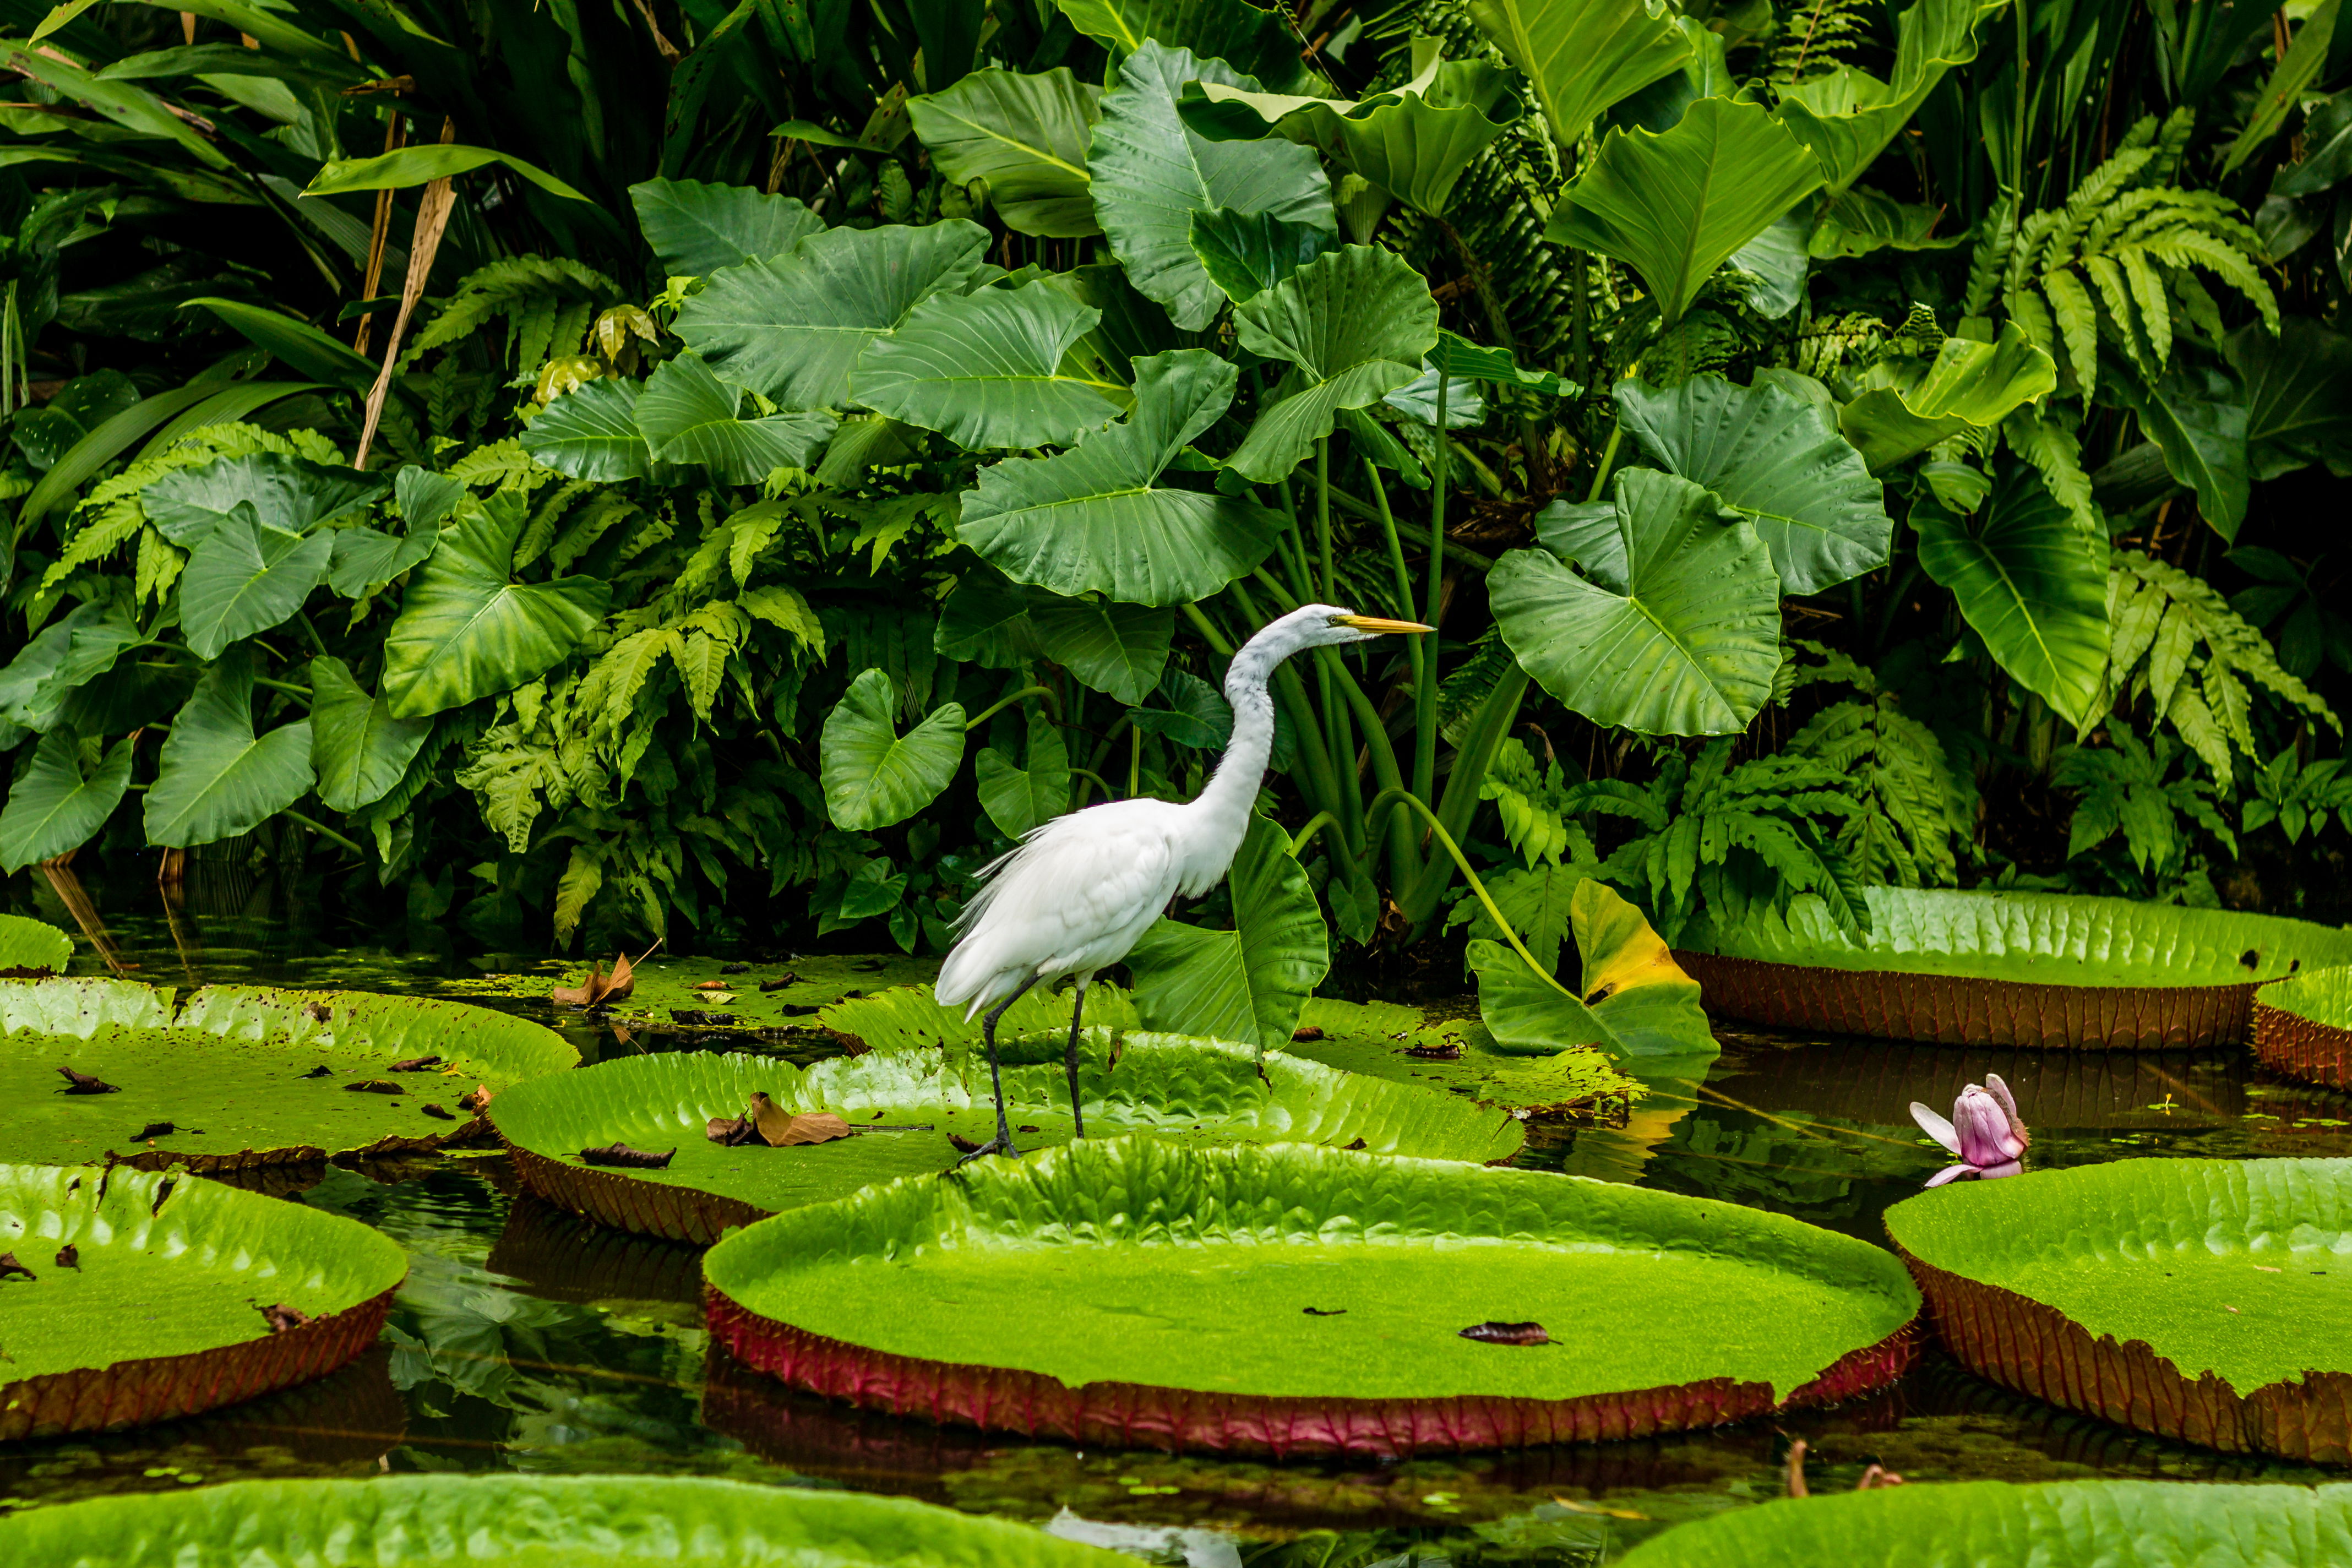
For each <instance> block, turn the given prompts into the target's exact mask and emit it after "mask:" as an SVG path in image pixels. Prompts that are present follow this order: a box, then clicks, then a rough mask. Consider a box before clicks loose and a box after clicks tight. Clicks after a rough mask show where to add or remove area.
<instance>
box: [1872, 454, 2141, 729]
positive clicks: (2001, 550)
mask: <svg viewBox="0 0 2352 1568" xmlns="http://www.w3.org/2000/svg"><path fill="white" fill-rule="evenodd" d="M1971 521H1972V522H1974V524H1975V528H1974V530H1973V531H1971V529H1970V526H1969V524H1970V522H1971ZM1911 526H1912V527H1914V528H1916V529H1917V530H1918V531H1919V565H1920V567H1921V568H1922V569H1923V570H1924V571H1926V573H1927V575H1928V576H1930V577H1932V578H1934V579H1935V580H1936V581H1937V582H1938V583H1940V584H1943V585H1944V586H1945V587H1947V588H1949V589H1950V590H1951V591H1952V595H1953V597H1955V598H1957V599H1958V601H1959V604H1960V614H1961V615H1962V616H1965V617H1967V619H1968V623H1969V626H1973V627H1975V628H1976V632H1977V635H1978V636H1979V637H1982V638H1984V644H1985V648H1986V650H1987V651H1988V652H1990V654H1991V655H1992V657H1993V658H1994V659H1995V660H1997V661H1998V662H1999V663H2000V667H2001V668H2003V669H2005V670H2007V671H2008V672H2009V673H2010V674H2011V676H2013V677H2015V678H2016V679H2017V682H2018V684H2019V685H2021V686H2022V687H2024V688H2025V689H2027V690H2029V691H2032V692H2033V693H2035V694H2036V695H2038V696H2039V697H2041V698H2042V700H2044V701H2046V702H2048V703H2049V704H2050V706H2051V707H2052V708H2053V710H2056V711H2057V712H2058V713H2059V715H2060V716H2061V717H2063V718H2064V719H2065V720H2066V721H2068V722H2069V723H2074V724H2080V723H2081V722H2083V721H2084V717H2085V716H2086V715H2087V714H2089V713H2090V712H2091V710H2092V708H2093V705H2094V704H2095V703H2096V702H2097V700H2098V698H2099V689H2100V685H2101V682H2102V681H2103V680H2104V679H2105V676H2106V669H2107V567H2106V563H2105V561H2104V560H2102V559H2100V558H2097V557H2095V556H2094V555H2093V554H2092V553H2091V549H2090V546H2089V545H2087V544H2086V543H2085V542H2084V539H2083V534H2082V531H2081V530H2080V529H2079V528H2077V527H2076V526H2075V523H2074V518H2073V517H2072V516H2071V515H2069V514H2068V512H2067V510H2066V507H2065V505H2064V503H2063V502H2062V501H2060V500H2057V499H2056V498H2054V497H2053V496H2052V495H2051V493H2050V492H2049V490H2048V489H2045V488H2043V486H2042V479H2041V478H2040V476H2038V475H2036V474H2035V473H2033V472H2032V470H2031V469H2028V468H2022V467H2011V468H2008V469H2007V470H2006V471H2004V472H2003V473H2002V475H2001V476H2000V480H1999V482H1998V483H1996V484H1995V486H1994V487H1993V493H1992V500H1991V503H1990V505H1989V506H1987V507H1985V508H1982V509H1980V510H1979V511H1978V512H1977V514H1976V516H1975V518H1974V519H1971V520H1966V521H1964V520H1962V519H1959V518H1956V517H1953V516H1951V515H1950V514H1949V513H1948V512H1946V511H1945V510H1943V509H1942V508H1940V507H1937V506H1933V505H1926V504H1914V505H1913V507H1912V509H1911Z"/></svg>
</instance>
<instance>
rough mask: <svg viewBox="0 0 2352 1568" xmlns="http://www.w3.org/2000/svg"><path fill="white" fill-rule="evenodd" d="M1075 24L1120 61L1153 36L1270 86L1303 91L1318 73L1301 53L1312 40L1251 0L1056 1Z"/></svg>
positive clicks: (1112, 60)
mask: <svg viewBox="0 0 2352 1568" xmlns="http://www.w3.org/2000/svg"><path fill="white" fill-rule="evenodd" d="M1055 4H1057V5H1060V7H1061V9H1062V14H1063V15H1064V16H1067V17H1068V18H1069V19H1070V26H1073V27H1075V28H1076V29H1077V30H1078V31H1079V32H1081V33H1084V34H1085V35H1086V36H1087V37H1089V38H1092V39H1093V40H1094V41H1095V42H1097V43H1098V44H1100V45H1102V46H1103V47H1105V48H1106V49H1108V50H1109V51H1110V63H1111V64H1112V65H1113V66H1118V65H1119V64H1121V63H1122V62H1124V61H1125V60H1126V59H1127V58H1128V57H1129V55H1132V54H1134V53H1136V52H1137V51H1138V50H1139V49H1141V48H1143V47H1145V45H1146V44H1147V43H1148V42H1149V41H1150V40H1151V39H1154V38H1157V39H1158V40H1159V41H1160V43H1162V44H1164V45H1167V46H1169V47H1171V48H1184V49H1190V50H1191V51H1192V53H1193V54H1194V55H1196V56H1198V57H1199V58H1202V59H1204V60H1218V61H1229V62H1231V64H1232V66H1233V68H1234V69H1235V70H1238V71H1242V72H1244V73H1246V74H1248V75H1250V76H1252V77H1255V78H1256V79H1258V80H1259V81H1261V82H1264V83H1265V87H1266V89H1267V90H1268V91H1271V92H1306V91H1308V90H1310V89H1311V88H1312V86H1313V85H1314V83H1315V80H1316V79H1315V76H1314V73H1313V72H1311V71H1309V70H1308V69H1307V66H1306V63H1305V61H1304V59H1303V58H1301V57H1303V56H1304V55H1305V54H1306V52H1307V41H1306V40H1305V39H1304V38H1301V37H1299V36H1298V33H1297V29H1296V28H1294V27H1292V26H1291V25H1290V21H1289V18H1288V17H1287V16H1284V15H1283V13H1282V12H1281V11H1279V10H1274V11H1265V10H1260V9H1259V8H1258V7H1257V6H1255V5H1249V4H1247V0H1055Z"/></svg>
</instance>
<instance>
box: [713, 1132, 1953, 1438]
mask: <svg viewBox="0 0 2352 1568" xmlns="http://www.w3.org/2000/svg"><path fill="white" fill-rule="evenodd" d="M703 1272H704V1278H705V1279H707V1280H708V1281H709V1284H710V1286H711V1288H712V1290H713V1296H712V1299H711V1324H712V1329H713V1332H714V1335H715V1336H716V1337H717V1338H718V1339H719V1342H721V1343H722V1344H724V1345H726V1346H727V1348H728V1349H729V1350H730V1352H733V1353H734V1354H735V1355H736V1356H737V1357H738V1359H740V1360H743V1361H746V1362H748V1363H751V1364H752V1365H754V1366H757V1367H761V1368H764V1369H766V1370H769V1371H772V1372H774V1373H778V1374H779V1375H781V1376H782V1377H783V1378H784V1379H785V1380H786V1381H787V1382H790V1383H793V1384H797V1385H798V1386H801V1387H803V1388H807V1389H810V1390H812V1391H814V1392H816V1393H820V1394H835V1395H837V1396H844V1397H849V1398H852V1399H855V1400H856V1402H858V1403H860V1404H866V1405H875V1406H877V1407H880V1408H886V1409H892V1410H895V1411H898V1412H900V1413H905V1412H908V1411H913V1410H921V1411H923V1412H924V1413H925V1414H927V1415H932V1416H933V1417H934V1418H937V1417H940V1416H952V1417H954V1418H957V1419H961V1420H964V1421H967V1422H970V1423H971V1424H973V1425H979V1426H1011V1427H1013V1429H1015V1430H1024V1431H1028V1432H1031V1433H1033V1434H1035V1433H1040V1432H1045V1433H1051V1434H1053V1435H1056V1436H1066V1437H1071V1438H1075V1439H1077V1440H1080V1441H1084V1442H1089V1443H1091V1442H1095V1441H1112V1442H1127V1443H1134V1442H1139V1441H1145V1442H1151V1443H1153V1444H1156V1445H1158V1446H1173V1447H1208V1448H1238V1449H1261V1450H1262V1449H1272V1450H1274V1451H1276V1452H1286V1451H1316V1450H1323V1449H1341V1450H1353V1451H1366V1452H1388V1453H1399V1452H1409V1451H1412V1450H1413V1449H1414V1448H1417V1447H1485V1446H1492V1445H1495V1444H1500V1443H1515V1442H1526V1441H1549V1440H1559V1439H1561V1438H1566V1437H1571V1436H1624V1435H1630V1434H1634V1433H1639V1432H1643V1431H1656V1430H1664V1429H1672V1428H1675V1427H1678V1426H1691V1425H1714V1424H1716V1423H1717V1422H1720V1421H1723V1420H1727V1419H1734V1418H1737V1417H1738V1416H1740V1415H1757V1414H1762V1413H1764V1412H1766V1411H1769V1410H1771V1409H1775V1408H1780V1407H1782V1406H1784V1405H1787V1404H1788V1403H1790V1401H1791V1400H1796V1401H1798V1402H1806V1401H1808V1400H1812V1399H1824V1398H1825V1399H1835V1398H1840V1397H1843V1396H1845V1395H1847V1394H1853V1393H1855V1392H1859V1391H1860V1390H1861V1389H1862V1388H1864V1387H1867V1386H1875V1385H1876V1384H1878V1383H1880V1382H1884V1381H1885V1380H1886V1379H1887V1378H1889V1377H1892V1376H1893V1375H1895V1373H1897V1372H1899V1370H1900V1369H1901V1367H1902V1366H1903V1365H1904V1364H1907V1361H1908V1354H1909V1351H1908V1336H1907V1334H1906V1325H1907V1324H1909V1323H1910V1321H1911V1320H1912V1317H1913V1315H1914V1313H1915V1312H1916V1309H1917V1305H1918V1299H1917V1294H1916V1291H1915V1290H1914V1289H1912V1288H1911V1285H1910V1282H1909V1281H1908V1280H1907V1279H1905V1278H1904V1277H1903V1273H1902V1270H1901V1268H1900V1267H1899V1266H1898V1265H1897V1264H1896V1263H1895V1260H1894V1258H1891V1257H1890V1256H1888V1255H1887V1254H1886V1253H1885V1252H1883V1251H1881V1250H1880V1249H1878V1248H1876V1247H1870V1246H1868V1245H1867V1244H1865V1243H1863V1242H1859V1241H1856V1240H1853V1239H1852V1238H1850V1237H1841V1236H1836V1235H1833V1234H1832V1233H1830V1232H1827V1231H1822V1230H1817V1229H1815V1228H1813V1227H1812V1226H1806V1225H1803V1224H1801V1223H1799V1222H1797V1221H1794V1220H1790V1219H1784V1218H1781V1217H1780V1216H1779V1215H1769V1214H1763V1213H1759V1212H1757V1211H1754V1210H1749V1209H1742V1208H1737V1207H1734V1206H1732V1205H1727V1204H1717V1203H1712V1202H1709V1201H1706V1200H1704V1199H1696V1198H1684V1197H1677V1196H1675V1195H1673V1194H1665V1193H1658V1192H1650V1191H1644V1190H1640V1189H1635V1188H1631V1187H1624V1186H1618V1185H1612V1184H1601V1183H1599V1182H1589V1181H1585V1180H1581V1179H1579V1178H1575V1177H1567V1176H1557V1175H1551V1174H1548V1173H1538V1172H1529V1171H1514V1170H1502V1169H1491V1168H1482V1167H1478V1166H1465V1165H1460V1164H1452V1163H1440V1162H1433V1161H1425V1160H1408V1159H1396V1158H1388V1157H1381V1156H1377V1155H1370V1154H1359V1153H1351V1152H1341V1151H1338V1150H1331V1149H1318V1148H1313V1147H1309V1146H1307V1145H1304V1144H1297V1143H1293V1144H1286V1145H1282V1146H1278V1147H1272V1148H1258V1147H1250V1146H1246V1145H1244V1146H1226V1147H1221V1148H1202V1147H1198V1146H1192V1145H1186V1144H1182V1143H1175V1142H1165V1141H1162V1140H1158V1139H1150V1138H1120V1139H1111V1140H1091V1139H1090V1140H1088V1141H1087V1142H1083V1143H1074V1144H1071V1145H1068V1146H1066V1147H1065V1148H1061V1149H1056V1150H1052V1151H1049V1152H1045V1153H1042V1154H1036V1155H1032V1156H1029V1157H1027V1158H1025V1159H1024V1160H1021V1161H1017V1162H1015V1161H990V1162H984V1163H980V1164H977V1165H974V1166H971V1167H968V1168H967V1169H966V1170H964V1171H963V1172H961V1173H959V1174H958V1175H957V1176H955V1177H952V1178H946V1179H938V1178H931V1179H915V1180H908V1181H901V1182H896V1183H892V1184H888V1185H887V1186H877V1187H869V1188H867V1189H866V1190H865V1191H863V1192H860V1193H858V1194H855V1195H854V1196H851V1197H848V1198H845V1199H842V1200H839V1201H837V1202H835V1203H831V1204H825V1205H817V1206H814V1207H810V1208H803V1209H796V1210H793V1211H790V1212H787V1213H785V1214H782V1215H778V1216H777V1217H776V1218H774V1219H771V1220H767V1221H764V1222H762V1223H761V1224H759V1225H755V1226H751V1227H750V1228H748V1229H746V1230H744V1231H741V1232H740V1233H738V1234H736V1235H734V1236H731V1237H728V1238H726V1239H725V1240H723V1241H721V1242H720V1243H719V1246H718V1247H714V1248H712V1250H711V1251H710V1253H709V1256H708V1257H707V1258H705V1259H704V1264H703ZM1481 1324H1512V1325H1520V1326H1521V1328H1522V1330H1524V1327H1525V1326H1526V1325H1528V1324H1540V1325H1541V1326H1542V1329H1543V1331H1545V1332H1546V1333H1547V1334H1548V1335H1549V1341H1550V1342H1549V1343H1525V1342H1520V1343H1496V1342H1483V1341H1481V1340H1478V1339H1475V1338H1469V1337H1465V1336H1464V1334H1463V1333H1462V1331H1463V1330H1465V1329H1469V1328H1473V1327H1474V1326H1476V1325H1481ZM1523 1337H1524V1335H1523Z"/></svg>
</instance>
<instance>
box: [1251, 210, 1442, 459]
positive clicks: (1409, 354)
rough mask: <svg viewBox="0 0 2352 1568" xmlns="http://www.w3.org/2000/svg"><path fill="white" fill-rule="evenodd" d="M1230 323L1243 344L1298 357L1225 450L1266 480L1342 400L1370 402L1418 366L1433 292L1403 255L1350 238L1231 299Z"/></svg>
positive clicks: (1433, 312) (1429, 328) (1324, 429)
mask: <svg viewBox="0 0 2352 1568" xmlns="http://www.w3.org/2000/svg"><path fill="white" fill-rule="evenodd" d="M1234 326H1235V327H1236V329H1237V330H1238V332H1239V336H1240V339H1241V344H1242V347H1244V348H1245V349H1247V350H1249V351H1250V353H1254V354H1257V355H1259V356H1261V357H1263V358H1265V359H1274V360H1287V361H1289V362H1290V363H1291V364H1292V365H1294V366H1296V367H1297V368H1296V370H1295V371H1294V372H1293V373H1292V374H1290V375H1287V376H1286V377H1285V378H1284V379H1283V386H1284V387H1285V388H1286V389H1287V390H1286V394H1285V395H1283V396H1282V397H1281V398H1280V400H1279V401H1278V402H1276V403H1275V404H1273V405H1271V406H1268V407H1264V408H1261V409H1260V410H1259V413H1258V416H1257V421H1256V423H1255V424H1253V425H1252V426H1250V429H1249V434H1248V435H1247V436H1245V437H1243V438H1242V444H1241V446H1240V447H1236V448H1235V449H1234V455H1233V457H1232V458H1230V459H1228V460H1229V461H1230V462H1231V464H1232V466H1233V468H1234V471H1235V472H1236V473H1240V474H1242V475H1244V476H1246V477H1247V478H1249V479H1256V480H1258V481H1259V482H1260V483H1270V482H1272V481H1274V480H1276V479H1281V478H1283V477H1284V476H1285V475H1286V474H1288V473H1289V472H1290V471H1291V469H1293V468H1297V466H1298V465H1299V464H1300V463H1301V462H1303V461H1304V460H1305V459H1306V458H1307V457H1308V456H1309V455H1310V454H1311V453H1312V452H1313V451H1314V449H1315V443H1316V442H1317V441H1318V440H1319V439H1320V438H1322V437H1326V436H1328V435H1329V434H1330V433H1331V426H1332V425H1333V423H1334V422H1335V421H1337V419H1338V418H1339V411H1340V410H1341V409H1343V408H1361V407H1364V406H1365V405H1368V404H1371V403H1377V402H1379V401H1380V400H1381V398H1382V397H1384V396H1386V395H1388V394H1390V393H1391V392H1394V391H1396V390H1398V389H1399V388H1400V387H1402V386H1406V385H1408V384H1411V383H1412V382H1413V381H1414V380H1416V379H1417V378H1418V377H1419V376H1420V374H1421V357H1422V355H1423V354H1425V353H1428V352H1429V351H1430V350H1431V349H1432V348H1433V347H1435V346H1436V343H1437V301H1436V300H1433V299H1431V298H1430V296H1429V283H1428V281H1427V279H1423V277H1422V275H1421V274H1420V273H1419V272H1418V271H1416V270H1415V269H1414V268H1413V266H1412V263H1411V262H1409V261H1407V260H1406V259H1405V258H1403V257H1402V256H1399V255H1398V254H1397V253H1396V252H1394V251H1392V250H1387V249H1382V248H1379V247H1372V246H1368V245H1349V246H1343V247H1340V248H1339V249H1338V250H1331V251H1326V252H1325V253H1324V254H1323V255H1321V256H1318V257H1317V258H1315V259H1314V260H1313V261H1310V262H1308V263H1307V265H1306V266H1304V267H1301V268H1298V269H1297V271H1295V272H1293V273H1292V274H1291V275H1290V276H1289V277H1287V278H1286V279H1283V280H1282V281H1281V282H1279V283H1277V284H1276V285H1275V286H1274V287H1273V288H1271V289H1267V290H1266V291H1265V293H1263V294H1260V295H1258V296H1257V297H1256V298H1255V299H1253V300H1249V301H1248V302H1247V303H1245V304H1243V305H1240V306H1237V307H1235V309H1234Z"/></svg>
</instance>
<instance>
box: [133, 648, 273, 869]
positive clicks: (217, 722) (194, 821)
mask: <svg viewBox="0 0 2352 1568" xmlns="http://www.w3.org/2000/svg"><path fill="white" fill-rule="evenodd" d="M312 778H313V775H312V773H311V772H310V720H308V719H303V720H299V721H296V722H294V723H291V724H281V725H279V726H278V728H277V729H275V730H272V731H269V733H268V734H267V735H256V734H255V733H254V731H253V659H252V656H251V654H249V653H248V652H247V651H246V650H245V649H242V648H239V649H236V650H234V651H232V652H231V653H230V654H229V655H227V656H226V657H225V658H222V659H221V660H220V661H219V662H218V663H216V664H215V665H214V666H213V667H212V668H210V669H207V670H205V673H204V676H203V678H202V679H199V680H198V681H197V682H196V689H195V693H194V695H193V696H191V697H190V698H189V699H188V702H187V706H186V707H184V708H183V709H181V710H180V711H179V712H178V713H177V714H175V715H174V716H173V720H172V732H171V733H170V734H169V735H166V736H165V737H164V738H163V760H162V765H161V767H160V768H159V769H158V770H157V772H156V774H155V782H154V783H153V784H151V785H149V786H148V789H147V810H146V826H147V842H148V843H150V844H163V845H170V846H173V847H184V846H186V845H191V844H211V843H214V842H215V841H217V840H219V839H223V838H234V837H236V836H237V835H238V834H240V833H250V832H252V831H253V830H254V829H255V828H257V827H258V826H261V825H262V824H263V823H265V822H267V821H268V820H269V819H270V818H271V817H273V816H277V815H278V813H279V812H281V811H284V810H285V809H286V808H287V807H288V806H289V805H293V804H294V803H295V802H296V801H298V800H300V799H301V798H302V797H303V796H304V795H308V794H309V793H310V784H311V782H312Z"/></svg>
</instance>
